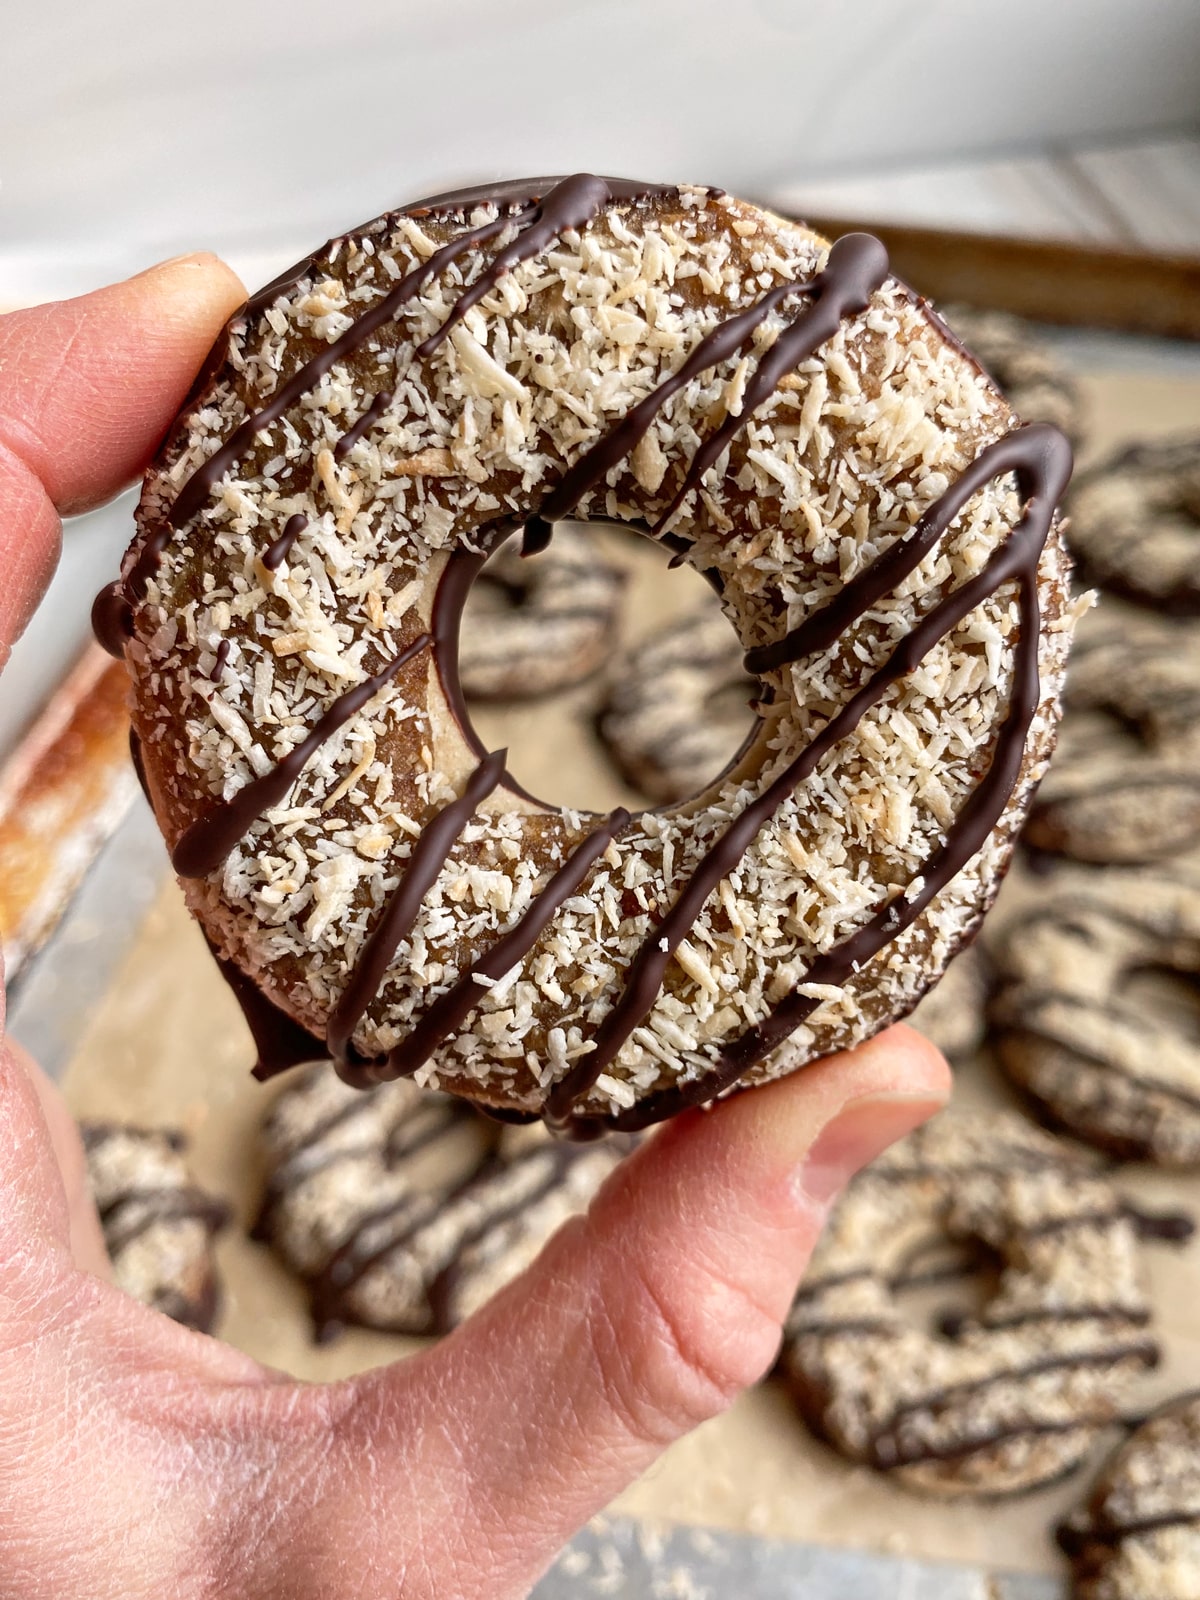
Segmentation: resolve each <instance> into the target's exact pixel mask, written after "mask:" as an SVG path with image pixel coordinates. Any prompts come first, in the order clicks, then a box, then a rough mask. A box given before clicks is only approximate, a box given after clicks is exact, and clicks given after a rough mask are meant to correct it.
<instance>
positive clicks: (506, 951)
mask: <svg viewBox="0 0 1200 1600" xmlns="http://www.w3.org/2000/svg"><path fill="white" fill-rule="evenodd" d="M629 820H630V818H629V812H628V811H626V810H624V809H623V808H622V807H618V808H617V810H616V811H614V812H613V813H612V814H611V815H610V816H609V817H608V819H607V820H606V821H605V822H603V823H601V825H600V826H599V827H598V828H596V829H594V831H593V832H591V833H589V834H588V836H587V838H586V839H584V840H583V842H582V843H581V844H579V845H577V846H576V848H575V849H574V850H573V851H572V853H571V855H570V856H569V857H568V858H567V860H566V862H565V863H564V864H563V865H562V866H561V867H560V868H559V869H558V871H557V872H556V873H555V874H554V876H553V877H552V878H551V879H550V881H549V883H547V884H546V885H545V887H544V888H543V889H542V890H541V891H540V892H539V893H538V894H537V895H535V896H534V899H533V901H532V903H531V904H530V906H529V908H528V909H527V910H526V911H525V912H524V914H523V915H522V916H521V917H519V918H518V920H517V921H516V923H514V925H513V926H512V927H511V928H510V929H509V930H508V932H507V933H505V934H503V935H502V936H501V937H500V938H499V939H497V940H496V942H495V944H493V945H492V947H491V948H490V949H489V950H488V951H487V952H486V953H485V954H484V955H482V956H481V957H480V958H479V960H478V961H476V962H475V963H474V964H473V965H472V966H469V967H468V968H467V969H466V971H465V972H464V973H463V974H462V975H461V977H459V978H458V980H457V981H456V982H455V983H454V984H453V985H452V987H451V988H449V989H448V990H447V991H446V993H445V994H443V995H440V996H439V997H438V999H437V1000H435V1001H434V1002H433V1004H432V1005H431V1006H430V1007H429V1009H428V1010H427V1011H426V1012H425V1014H424V1015H423V1016H422V1017H421V1018H420V1019H419V1020H418V1022H417V1024H416V1026H415V1027H414V1028H413V1030H412V1032H411V1033H410V1034H409V1035H408V1037H407V1038H405V1039H402V1040H401V1041H400V1043H399V1044H398V1045H396V1046H395V1047H394V1049H393V1050H392V1051H391V1052H390V1053H389V1055H388V1058H387V1065H386V1067H385V1068H384V1069H383V1070H382V1071H380V1072H379V1073H378V1074H377V1075H378V1076H379V1077H381V1078H403V1077H410V1076H411V1075H412V1074H413V1073H414V1072H416V1070H417V1068H418V1067H420V1066H423V1065H424V1063H425V1062H426V1061H428V1060H429V1057H430V1056H431V1055H432V1054H433V1052H434V1051H435V1050H436V1049H437V1047H438V1045H439V1044H441V1043H442V1041H443V1040H444V1039H447V1038H449V1037H450V1035H451V1034H453V1033H455V1032H457V1030H458V1029H459V1028H461V1027H462V1025H463V1023H464V1022H465V1021H466V1020H467V1018H468V1017H469V1016H470V1015H471V1013H472V1012H473V1011H474V1010H475V1008H476V1006H478V1005H479V1004H480V1002H481V1001H482V1000H483V998H484V996H485V994H486V992H487V991H486V988H485V986H484V985H483V984H480V983H477V982H476V981H475V978H476V974H479V975H480V976H481V977H484V978H490V979H492V980H493V981H496V980H498V979H500V978H502V977H503V976H504V974H505V973H506V972H508V971H510V970H511V968H513V967H515V966H516V964H517V962H518V961H521V960H523V959H524V958H525V956H527V955H528V954H529V952H530V951H531V950H532V949H533V947H534V945H535V944H536V943H537V941H538V940H539V939H540V938H541V936H542V934H543V933H544V932H545V930H546V928H547V927H548V926H549V923H550V920H551V918H552V917H554V916H555V915H556V914H557V912H558V911H559V910H560V908H561V907H562V905H563V903H564V901H566V900H567V899H569V898H570V896H571V895H573V894H574V893H575V892H576V891H577V890H578V889H579V887H580V885H581V884H582V883H583V881H584V879H585V878H586V877H587V875H588V873H589V872H590V871H591V870H592V867H593V866H594V864H595V863H596V862H597V861H598V860H599V859H600V857H601V856H602V855H603V854H604V852H605V851H606V850H607V849H608V846H609V845H610V844H611V842H612V841H613V840H614V839H615V838H617V837H618V836H619V835H620V834H621V833H623V832H624V830H625V829H626V828H627V827H628V826H629Z"/></svg>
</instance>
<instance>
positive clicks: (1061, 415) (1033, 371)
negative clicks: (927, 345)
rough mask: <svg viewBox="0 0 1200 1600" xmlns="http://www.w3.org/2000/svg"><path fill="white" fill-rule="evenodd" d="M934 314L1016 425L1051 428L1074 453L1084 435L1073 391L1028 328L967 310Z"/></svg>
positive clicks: (1069, 378) (1003, 315)
mask: <svg viewBox="0 0 1200 1600" xmlns="http://www.w3.org/2000/svg"><path fill="white" fill-rule="evenodd" d="M938 311H939V313H940V315H941V316H942V317H943V318H944V319H945V320H946V322H947V323H948V324H949V326H950V327H951V329H952V330H953V332H954V333H955V335H956V336H957V337H958V338H960V339H961V340H962V342H963V344H965V345H966V347H967V349H968V350H969V351H970V352H971V354H972V355H973V356H975V358H976V359H977V360H978V361H979V363H980V364H981V365H982V367H983V368H984V370H985V371H986V372H987V374H988V376H989V377H990V378H991V379H992V381H993V382H994V383H995V385H996V387H997V388H998V389H999V390H1000V392H1001V393H1002V394H1003V395H1004V396H1005V397H1006V399H1007V400H1008V401H1009V403H1010V404H1011V405H1012V408H1013V410H1014V411H1015V412H1016V413H1017V415H1018V416H1019V417H1020V419H1021V421H1022V422H1052V423H1053V424H1054V426H1055V427H1056V428H1061V429H1062V431H1063V432H1064V433H1065V434H1066V436H1067V438H1068V439H1070V441H1071V443H1072V444H1073V445H1074V446H1075V447H1076V449H1078V448H1079V446H1080V444H1081V443H1082V442H1083V440H1084V438H1085V436H1086V432H1087V418H1086V414H1085V410H1084V404H1083V396H1082V394H1081V393H1080V389H1079V385H1078V383H1077V382H1076V381H1075V378H1074V376H1073V374H1072V372H1071V370H1070V368H1069V367H1068V366H1066V365H1065V364H1064V363H1063V362H1062V361H1061V360H1060V359H1059V358H1058V356H1057V355H1056V354H1055V353H1054V351H1053V350H1051V349H1050V348H1049V347H1048V346H1047V345H1046V344H1044V343H1043V342H1042V341H1041V339H1040V338H1039V330H1038V329H1037V327H1036V326H1035V325H1034V324H1033V323H1029V322H1025V321H1023V320H1022V319H1021V318H1020V317H1014V316H1010V315H1009V314H1008V312H1006V311H979V310H976V309H974V308H972V307H970V306H958V305H954V306H939V307H938Z"/></svg>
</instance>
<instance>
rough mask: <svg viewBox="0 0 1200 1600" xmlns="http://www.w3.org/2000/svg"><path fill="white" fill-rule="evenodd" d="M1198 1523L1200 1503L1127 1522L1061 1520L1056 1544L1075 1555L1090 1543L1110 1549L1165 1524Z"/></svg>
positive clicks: (1159, 1528)
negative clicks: (1079, 1522) (1075, 1521)
mask: <svg viewBox="0 0 1200 1600" xmlns="http://www.w3.org/2000/svg"><path fill="white" fill-rule="evenodd" d="M1194 1524H1200V1506H1197V1507H1195V1509H1194V1510H1190V1511H1189V1510H1183V1509H1180V1510H1178V1511H1160V1512H1159V1513H1158V1514H1157V1515H1156V1516H1152V1517H1135V1518H1131V1519H1130V1520H1129V1521H1128V1522H1118V1523H1113V1524H1111V1525H1109V1524H1101V1525H1090V1526H1085V1527H1079V1526H1077V1525H1076V1524H1074V1523H1071V1522H1061V1523H1059V1525H1058V1527H1057V1528H1056V1529H1055V1531H1054V1537H1055V1539H1056V1540H1057V1541H1058V1545H1059V1548H1060V1549H1061V1550H1062V1551H1063V1552H1064V1554H1066V1555H1068V1556H1070V1557H1071V1558H1072V1559H1078V1557H1080V1556H1081V1555H1083V1554H1084V1553H1085V1552H1086V1551H1087V1549H1088V1547H1089V1546H1091V1545H1099V1546H1102V1547H1103V1548H1106V1549H1113V1548H1115V1547H1116V1546H1117V1545H1119V1544H1124V1543H1125V1541H1126V1539H1144V1538H1146V1537H1147V1536H1148V1535H1149V1534H1152V1533H1162V1531H1163V1530H1164V1529H1165V1528H1185V1527H1189V1526H1191V1525H1194Z"/></svg>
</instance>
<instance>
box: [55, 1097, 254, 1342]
mask: <svg viewBox="0 0 1200 1600" xmlns="http://www.w3.org/2000/svg"><path fill="white" fill-rule="evenodd" d="M80 1131H81V1133H82V1135H83V1145H84V1151H85V1154H86V1157H87V1174H88V1182H89V1184H90V1186H91V1190H92V1195H93V1198H94V1199H95V1202H96V1209H97V1211H98V1212H99V1214H100V1226H101V1229H102V1230H103V1233H104V1243H105V1245H106V1247H107V1249H108V1255H109V1259H110V1261H111V1262H112V1268H113V1277H114V1279H115V1280H116V1283H117V1285H118V1287H119V1288H121V1289H124V1290H125V1292H126V1294H130V1295H132V1296H133V1298H134V1299H135V1300H140V1301H141V1302H142V1303H143V1305H148V1306H152V1307H153V1308H154V1309H155V1310H156V1311H162V1312H164V1313H165V1314H166V1315H167V1316H168V1317H171V1318H172V1319H173V1320H174V1321H176V1322H182V1323H183V1324H184V1326H185V1327H188V1328H196V1329H198V1330H199V1331H200V1332H201V1333H208V1332H210V1331H211V1330H212V1326H213V1323H214V1322H215V1321H216V1317H217V1313H218V1311H219V1309H220V1286H219V1282H218V1278H217V1267H216V1261H215V1259H214V1257H213V1250H212V1243H213V1239H214V1237H215V1235H216V1234H217V1233H219V1232H220V1230H221V1229H222V1228H223V1227H225V1225H226V1224H227V1223H228V1221H229V1218H230V1211H229V1207H228V1206H227V1205H226V1204H225V1202H224V1201H223V1200H218V1199H217V1198H216V1197H215V1196H213V1195H210V1194H206V1193H205V1191H204V1190H203V1189H200V1188H199V1187H197V1185H196V1184H195V1182H194V1181H193V1179H192V1176H191V1173H190V1172H189V1171H188V1166H187V1161H186V1159H185V1154H184V1152H185V1150H186V1148H187V1145H186V1141H185V1140H184V1138H183V1136H182V1135H181V1134H179V1133H176V1132H175V1131H173V1130H167V1129H162V1128H137V1127H127V1126H124V1125H122V1124H120V1123H113V1122H89V1123H84V1124H83V1126H82V1128H81V1130H80Z"/></svg>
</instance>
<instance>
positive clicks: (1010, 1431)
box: [868, 1415, 1112, 1487]
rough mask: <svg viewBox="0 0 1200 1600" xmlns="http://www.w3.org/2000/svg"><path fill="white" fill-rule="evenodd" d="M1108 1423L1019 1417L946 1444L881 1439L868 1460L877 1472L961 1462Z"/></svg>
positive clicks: (1084, 1418)
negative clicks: (1011, 1445)
mask: <svg viewBox="0 0 1200 1600" xmlns="http://www.w3.org/2000/svg"><path fill="white" fill-rule="evenodd" d="M1111 1422H1112V1418H1111V1417H1110V1416H1106V1415H1102V1416H1095V1417H1089V1416H1080V1417H1066V1418H1062V1419H1061V1420H1056V1421H1050V1420H1049V1419H1048V1418H1045V1419H1039V1418H1036V1417H1022V1418H1021V1419H1020V1420H1014V1421H1013V1422H1009V1423H1000V1424H998V1425H997V1426H996V1427H994V1428H986V1429H983V1428H981V1429H978V1430H977V1431H976V1432H974V1433H967V1434H962V1435H960V1436H959V1437H958V1438H957V1439H954V1440H952V1441H951V1442H949V1443H947V1444H940V1445H934V1444H921V1443H909V1444H904V1445H902V1444H900V1442H899V1441H898V1440H894V1439H890V1438H884V1439H881V1440H880V1441H879V1442H878V1445H877V1446H875V1447H872V1449H871V1451H870V1454H869V1456H868V1459H869V1461H870V1464H871V1465H872V1466H873V1467H875V1468H877V1469H878V1470H879V1471H880V1472H894V1471H896V1470H897V1469H898V1468H900V1467H919V1466H922V1465H924V1464H929V1463H937V1462H946V1463H949V1462H952V1461H963V1460H965V1459H966V1457H968V1456H973V1455H978V1454H979V1452H980V1451H982V1450H994V1449H995V1448H996V1446H997V1445H1001V1444H1007V1443H1009V1441H1010V1440H1012V1439H1029V1438H1033V1439H1044V1438H1049V1437H1051V1436H1052V1435H1054V1434H1062V1433H1076V1432H1078V1431H1079V1430H1080V1429H1093V1430H1098V1429H1100V1428H1105V1427H1107V1426H1108V1425H1109V1424H1110V1423H1111ZM1031 1487H1033V1486H1032V1485H1031Z"/></svg>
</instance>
